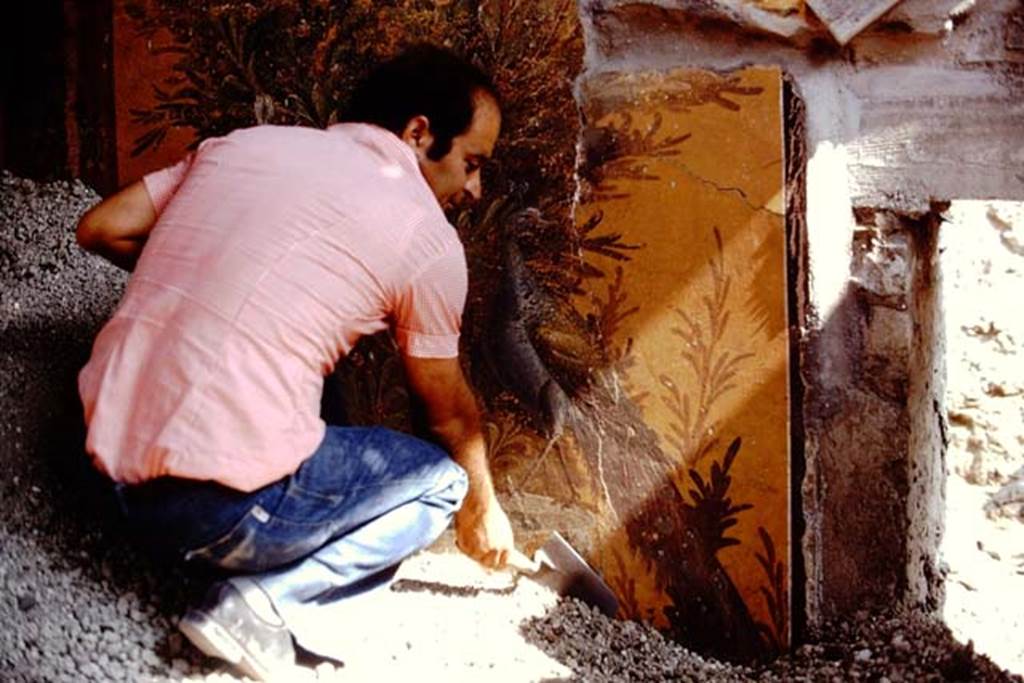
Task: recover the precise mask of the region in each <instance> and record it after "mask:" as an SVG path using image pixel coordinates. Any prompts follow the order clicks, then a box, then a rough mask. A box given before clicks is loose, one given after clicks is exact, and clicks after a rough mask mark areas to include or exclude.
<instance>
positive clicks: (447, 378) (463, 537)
mask: <svg viewBox="0 0 1024 683" xmlns="http://www.w3.org/2000/svg"><path fill="white" fill-rule="evenodd" d="M405 367H406V373H407V375H408V377H409V382H410V384H411V385H412V388H413V391H415V392H416V394H417V395H418V396H419V397H420V398H421V399H423V402H424V403H425V404H426V408H427V415H428V419H429V420H430V426H431V429H432V430H433V432H434V433H435V434H436V435H437V436H438V438H439V439H441V441H442V443H443V444H444V445H445V447H447V449H448V452H449V453H451V456H452V458H453V459H454V460H455V461H456V462H457V463H459V465H461V466H462V468H463V469H464V470H466V474H467V475H469V493H467V494H466V499H465V501H464V502H463V504H462V509H461V510H459V512H458V513H457V514H456V516H455V530H456V536H457V539H458V543H459V547H460V548H461V549H462V551H463V552H465V553H466V554H467V555H469V556H470V557H472V558H474V559H475V560H477V561H478V562H480V563H481V564H483V565H485V566H488V567H503V566H504V565H505V563H506V560H507V559H508V554H509V552H510V551H511V550H512V547H513V536H512V527H511V525H510V524H509V521H508V517H507V516H506V515H505V512H504V510H502V509H501V505H500V504H499V503H498V499H497V497H496V496H495V495H494V484H493V482H492V480H491V473H490V470H489V468H488V465H487V448H486V444H485V442H484V436H483V432H482V431H481V429H480V411H479V409H478V408H477V404H476V398H475V397H474V396H473V392H472V391H471V390H470V388H469V386H468V385H467V384H466V380H465V378H464V377H463V375H462V368H461V367H460V366H459V361H458V359H457V358H450V359H449V358H445V359H437V358H412V357H406V359H405Z"/></svg>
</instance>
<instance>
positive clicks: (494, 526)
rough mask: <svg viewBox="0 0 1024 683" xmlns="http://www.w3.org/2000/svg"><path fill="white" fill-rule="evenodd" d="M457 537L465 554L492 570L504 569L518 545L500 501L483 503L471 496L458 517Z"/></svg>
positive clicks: (457, 514) (491, 499) (493, 500)
mask: <svg viewBox="0 0 1024 683" xmlns="http://www.w3.org/2000/svg"><path fill="white" fill-rule="evenodd" d="M455 538H456V543H457V544H458V546H459V549H460V550H461V551H462V552H464V553H466V555H468V556H470V557H472V558H473V559H474V560H476V561H477V562H479V563H480V564H482V565H483V566H485V567H488V568H491V569H501V568H503V567H504V566H505V563H506V562H507V561H508V554H509V552H510V551H511V550H512V549H513V547H514V542H515V539H514V538H513V535H512V525H511V524H510V523H509V521H508V515H506V514H505V511H504V510H502V509H501V505H500V504H499V503H498V500H497V498H495V497H493V496H491V497H490V500H489V501H487V502H480V501H476V500H474V499H473V495H472V493H470V495H469V496H468V497H467V498H466V501H465V503H464V504H463V506H462V509H461V510H459V511H458V512H457V513H456V514H455Z"/></svg>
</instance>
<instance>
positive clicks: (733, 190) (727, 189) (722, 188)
mask: <svg viewBox="0 0 1024 683" xmlns="http://www.w3.org/2000/svg"><path fill="white" fill-rule="evenodd" d="M664 163H666V164H670V165H671V166H672V167H673V168H676V169H678V170H680V171H682V172H683V173H685V174H686V175H688V176H690V177H691V178H693V179H694V180H696V181H697V182H699V183H702V184H704V185H706V186H708V187H710V188H712V189H714V190H716V191H717V192H722V193H725V194H735V195H736V196H738V197H739V198H740V199H741V200H742V202H743V203H744V204H745V205H746V206H747V208H749V209H750V210H751V211H753V212H755V213H756V212H764V213H768V214H770V215H772V216H781V215H782V212H781V211H773V210H772V209H769V208H768V206H767V205H766V204H765V205H761V206H757V205H756V204H754V203H753V202H751V201H750V197H748V196H747V193H746V192H744V191H743V189H742V188H739V187H732V186H728V185H722V184H720V183H716V182H715V181H713V180H711V179H710V178H706V177H704V176H702V175H700V174H699V173H697V172H696V171H694V170H693V169H691V168H690V167H689V166H687V165H686V164H685V163H682V162H679V161H671V162H669V161H666V162H664Z"/></svg>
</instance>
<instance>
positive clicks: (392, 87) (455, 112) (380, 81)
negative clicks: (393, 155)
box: [343, 44, 500, 161]
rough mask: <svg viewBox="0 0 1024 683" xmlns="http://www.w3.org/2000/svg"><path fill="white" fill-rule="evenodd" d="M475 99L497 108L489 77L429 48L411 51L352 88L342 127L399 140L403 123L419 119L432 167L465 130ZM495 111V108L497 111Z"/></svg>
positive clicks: (389, 62) (452, 56)
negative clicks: (376, 129) (374, 129)
mask: <svg viewBox="0 0 1024 683" xmlns="http://www.w3.org/2000/svg"><path fill="white" fill-rule="evenodd" d="M481 93H485V94H487V95H489V96H490V97H491V98H492V99H493V100H494V102H495V103H498V102H499V99H498V94H497V90H496V89H495V87H494V83H493V82H492V81H491V79H490V77H489V76H488V75H487V74H485V73H484V72H483V71H482V70H480V69H479V68H477V67H476V66H474V65H473V64H471V63H470V62H469V61H467V60H465V59H463V58H462V57H459V56H458V55H456V54H455V53H453V52H450V51H448V50H445V49H443V48H440V47H437V46H435V45H428V44H420V45H415V46H413V47H411V48H409V49H407V50H406V51H404V52H402V53H401V54H399V55H398V56H397V57H395V58H393V59H391V60H390V61H387V62H385V63H383V64H381V65H380V66H378V67H377V68H376V69H374V70H373V71H372V72H371V73H370V75H369V76H367V78H366V79H365V80H364V81H363V82H362V83H360V84H359V85H358V86H356V89H355V91H354V92H353V94H352V100H351V102H350V104H349V108H348V111H347V113H346V114H345V116H344V117H343V118H344V120H345V121H351V122H361V123H373V124H376V125H378V126H381V127H382V128H387V129H388V130H390V131H391V132H392V133H394V134H395V135H401V134H402V131H403V130H404V129H405V126H406V124H408V123H409V120H410V119H412V118H413V117H415V116H425V117H427V119H428V120H429V121H430V132H431V133H433V135H434V143H433V144H432V145H431V146H430V149H428V150H427V157H428V158H430V159H432V160H433V161H438V160H440V159H441V158H442V157H444V156H445V155H446V154H448V152H450V151H451V148H452V140H453V139H454V138H455V137H456V136H458V135H461V134H462V133H464V132H466V130H468V129H469V126H470V123H471V122H472V121H473V111H474V108H475V105H476V102H475V100H476V99H477V98H478V97H479V96H480V94H481ZM499 106H500V105H499Z"/></svg>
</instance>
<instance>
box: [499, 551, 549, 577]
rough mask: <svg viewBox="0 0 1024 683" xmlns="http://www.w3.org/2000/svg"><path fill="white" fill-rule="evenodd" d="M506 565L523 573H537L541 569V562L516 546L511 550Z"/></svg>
mask: <svg viewBox="0 0 1024 683" xmlns="http://www.w3.org/2000/svg"><path fill="white" fill-rule="evenodd" d="M505 565H506V566H508V567H511V568H512V569H514V570H515V571H517V572H519V573H521V574H536V573H537V572H538V571H540V562H538V561H537V560H534V559H531V558H529V557H527V556H526V555H525V554H523V553H521V552H519V551H518V550H516V549H515V548H513V549H512V550H510V551H509V553H508V558H506V560H505Z"/></svg>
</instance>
